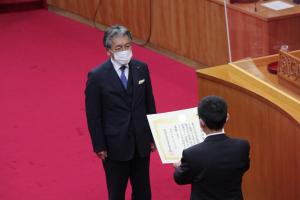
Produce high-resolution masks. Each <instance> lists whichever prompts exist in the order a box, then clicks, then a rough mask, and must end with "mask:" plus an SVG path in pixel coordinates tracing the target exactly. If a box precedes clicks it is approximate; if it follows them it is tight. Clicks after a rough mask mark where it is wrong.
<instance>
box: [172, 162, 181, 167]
mask: <svg viewBox="0 0 300 200" xmlns="http://www.w3.org/2000/svg"><path fill="white" fill-rule="evenodd" d="M180 165H181V162H180V161H179V162H177V163H173V166H174V167H175V168H177V167H179V166H180Z"/></svg>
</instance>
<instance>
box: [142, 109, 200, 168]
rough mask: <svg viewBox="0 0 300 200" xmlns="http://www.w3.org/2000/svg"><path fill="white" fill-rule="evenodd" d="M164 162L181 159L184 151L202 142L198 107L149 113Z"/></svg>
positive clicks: (151, 126)
mask: <svg viewBox="0 0 300 200" xmlns="http://www.w3.org/2000/svg"><path fill="white" fill-rule="evenodd" d="M147 118H148V122H149V125H150V128H151V131H152V135H153V138H154V141H155V144H156V147H157V150H158V153H159V156H160V159H161V161H162V163H175V162H178V161H180V159H181V156H182V151H183V150H184V149H186V148H188V147H190V146H193V145H195V144H198V143H200V142H202V141H203V140H204V138H205V134H204V132H203V131H202V129H201V128H200V125H199V118H198V116H197V108H190V109H185V110H178V111H173V112H166V113H160V114H152V115H147Z"/></svg>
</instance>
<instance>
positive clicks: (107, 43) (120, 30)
mask: <svg viewBox="0 0 300 200" xmlns="http://www.w3.org/2000/svg"><path fill="white" fill-rule="evenodd" d="M123 36H127V37H128V38H129V39H130V40H132V35H131V33H130V31H129V30H128V29H127V28H126V27H124V26H120V25H113V26H111V27H109V28H108V29H106V31H105V33H104V37H103V45H104V47H105V48H106V49H110V48H111V46H112V40H113V39H114V38H115V37H123Z"/></svg>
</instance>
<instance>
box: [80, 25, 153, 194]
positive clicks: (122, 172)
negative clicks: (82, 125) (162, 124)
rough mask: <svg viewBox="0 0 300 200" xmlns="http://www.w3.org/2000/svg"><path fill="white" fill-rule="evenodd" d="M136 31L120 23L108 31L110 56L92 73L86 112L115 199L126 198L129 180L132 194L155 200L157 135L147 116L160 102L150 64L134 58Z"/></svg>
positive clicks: (89, 81)
mask: <svg viewBox="0 0 300 200" xmlns="http://www.w3.org/2000/svg"><path fill="white" fill-rule="evenodd" d="M131 42H132V36H131V33H130V32H129V31H128V29H127V28H125V27H123V26H119V25H114V26H111V27H110V28H108V29H107V30H106V32H105V34H104V38H103V44H104V47H105V48H106V50H107V54H108V55H109V56H110V58H109V59H108V60H107V61H106V62H104V63H103V64H102V65H100V66H98V67H96V68H95V69H93V70H92V71H91V72H90V73H89V74H88V80H87V85H86V90H85V95H86V115H87V122H88V127H89V132H90V135H91V139H92V143H93V148H94V151H95V153H96V154H97V155H98V157H99V158H100V159H102V163H103V167H104V170H105V175H106V183H107V188H108V193H109V200H124V199H125V191H126V187H127V182H128V180H130V183H131V185H132V199H134V200H149V199H151V189H150V180H149V161H150V152H151V151H152V150H154V148H155V145H154V140H153V137H152V134H151V131H150V127H149V124H148V121H147V117H146V115H147V114H153V113H155V112H156V110H155V102H154V97H153V93H152V86H151V80H150V74H149V71H148V67H147V65H146V64H145V63H143V62H140V61H138V60H135V59H132V50H131Z"/></svg>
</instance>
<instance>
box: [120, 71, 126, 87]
mask: <svg viewBox="0 0 300 200" xmlns="http://www.w3.org/2000/svg"><path fill="white" fill-rule="evenodd" d="M120 69H121V76H120V79H121V81H122V83H123V86H124V88H125V89H127V82H128V80H127V78H126V76H125V69H126V66H122V67H120Z"/></svg>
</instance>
